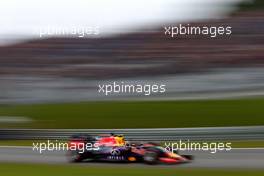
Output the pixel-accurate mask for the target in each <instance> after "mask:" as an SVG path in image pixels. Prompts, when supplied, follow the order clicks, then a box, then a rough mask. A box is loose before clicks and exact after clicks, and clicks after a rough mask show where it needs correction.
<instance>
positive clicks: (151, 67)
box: [0, 10, 264, 79]
mask: <svg viewBox="0 0 264 176" xmlns="http://www.w3.org/2000/svg"><path fill="white" fill-rule="evenodd" d="M205 24H206V25H207V26H208V25H209V26H210V25H213V26H217V25H229V26H231V27H232V35H231V36H220V37H217V38H210V37H205V36H203V35H201V36H197V35H188V36H182V35H181V36H178V37H177V38H173V39H171V38H169V37H166V36H164V34H163V29H162V27H161V28H160V29H157V30H149V31H146V30H145V32H138V33H134V34H123V35H121V36H113V37H108V38H94V39H87V38H50V39H40V40H32V41H28V42H24V43H19V44H15V45H11V46H4V47H0V75H20V76H21V75H27V76H30V75H32V76H33V75H34V76H53V77H54V76H55V77H57V76H59V77H60V76H62V77H81V78H87V79H107V78H115V77H137V76H150V75H168V74H177V73H188V72H197V71H198V72H204V71H207V70H209V69H212V68H221V67H223V68H227V67H248V66H258V67H260V66H262V65H263V64H264V59H263V57H264V52H263V48H264V30H263V29H264V12H263V11H256V10H255V11H245V12H237V13H235V14H233V15H232V16H231V17H228V18H226V19H219V20H214V21H206V22H200V23H197V22H196V23H195V25H205Z"/></svg>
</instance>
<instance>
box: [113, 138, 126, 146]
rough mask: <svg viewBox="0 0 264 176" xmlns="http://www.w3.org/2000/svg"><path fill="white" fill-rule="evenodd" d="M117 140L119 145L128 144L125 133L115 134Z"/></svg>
mask: <svg viewBox="0 0 264 176" xmlns="http://www.w3.org/2000/svg"><path fill="white" fill-rule="evenodd" d="M114 138H115V141H116V145H117V146H124V145H126V141H125V138H124V136H123V135H115V136H114Z"/></svg>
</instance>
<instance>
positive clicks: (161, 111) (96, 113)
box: [0, 99, 264, 128]
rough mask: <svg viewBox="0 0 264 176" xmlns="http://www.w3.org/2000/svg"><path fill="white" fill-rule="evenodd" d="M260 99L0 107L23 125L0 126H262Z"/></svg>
mask: <svg viewBox="0 0 264 176" xmlns="http://www.w3.org/2000/svg"><path fill="white" fill-rule="evenodd" d="M263 107H264V99H238V100H200V101H160V102H158V101H157V102H89V103H65V104H39V105H16V106H0V116H24V117H29V118H31V119H32V120H33V121H32V122H31V123H26V124H16V125H14V124H3V123H2V124H0V128H1V127H2V128H3V127H6V128H11V127H16V128H17V127H25V128H149V127H150V128H155V127H164V128H167V127H198V126H200V127H206V126H245V125H264V108H263Z"/></svg>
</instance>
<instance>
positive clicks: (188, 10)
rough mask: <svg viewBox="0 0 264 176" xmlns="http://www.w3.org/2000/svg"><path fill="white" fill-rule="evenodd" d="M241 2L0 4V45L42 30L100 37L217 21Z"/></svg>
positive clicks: (28, 0)
mask: <svg viewBox="0 0 264 176" xmlns="http://www.w3.org/2000/svg"><path fill="white" fill-rule="evenodd" d="M241 1H243V0H214V1H212V0H184V1H182V0H146V1H142V0H126V1H123V0H89V1H83V0H74V1H73V0H68V1H64V0H56V1H54V0H38V1H34V0H24V1H20V0H9V1H1V2H0V16H1V17H8V18H0V26H1V28H0V44H2V45H3V44H7V43H10V42H14V41H16V40H18V39H21V38H22V39H26V38H32V37H33V38H34V37H38V36H39V29H41V28H44V29H45V28H47V27H51V28H56V27H57V28H60V27H63V28H72V27H73V26H76V27H80V28H83V27H95V26H99V27H100V33H101V35H102V36H105V35H109V34H117V33H127V32H132V31H135V30H137V29H140V28H142V27H143V28H145V27H150V26H156V27H157V25H158V26H160V25H163V24H165V23H167V22H182V21H194V20H198V19H199V20H200V19H210V18H219V17H221V16H224V15H226V14H228V13H230V12H231V11H232V10H233V9H234V7H233V6H231V5H233V4H234V3H237V2H241Z"/></svg>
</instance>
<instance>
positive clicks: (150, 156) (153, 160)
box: [143, 151, 158, 165]
mask: <svg viewBox="0 0 264 176" xmlns="http://www.w3.org/2000/svg"><path fill="white" fill-rule="evenodd" d="M143 160H144V162H145V163H146V164H152V165H153V164H157V163H158V154H157V153H156V152H154V151H147V152H146V153H145V155H144V156H143Z"/></svg>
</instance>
